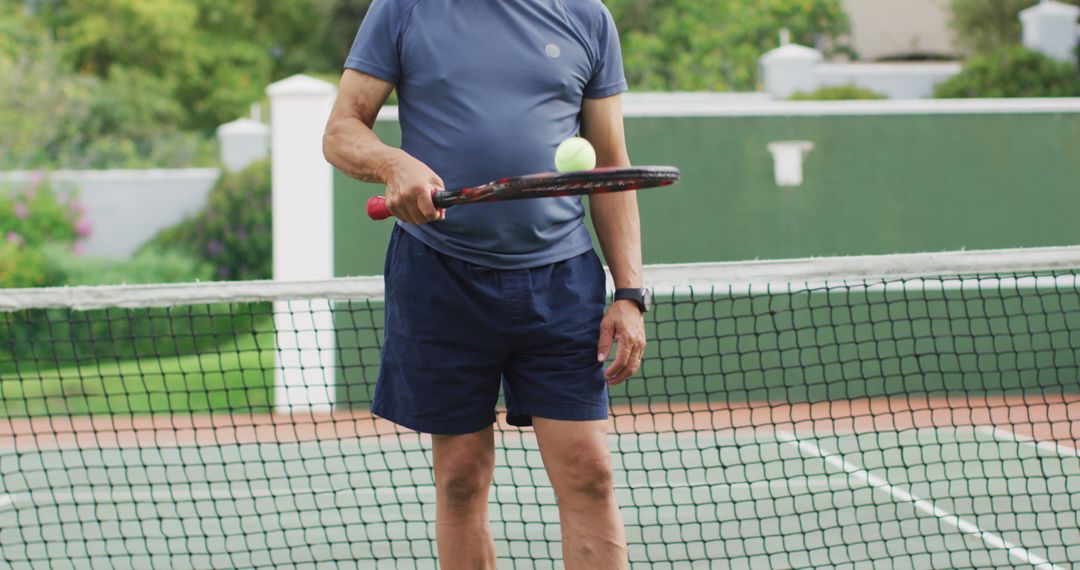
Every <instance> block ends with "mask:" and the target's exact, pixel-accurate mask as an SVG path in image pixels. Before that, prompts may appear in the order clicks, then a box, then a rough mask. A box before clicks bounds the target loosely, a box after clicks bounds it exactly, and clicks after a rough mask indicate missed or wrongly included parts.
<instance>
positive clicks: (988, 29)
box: [949, 0, 1080, 53]
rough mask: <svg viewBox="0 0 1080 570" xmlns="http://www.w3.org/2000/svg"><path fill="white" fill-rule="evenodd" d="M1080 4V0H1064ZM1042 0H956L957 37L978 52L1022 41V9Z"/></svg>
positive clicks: (953, 18)
mask: <svg viewBox="0 0 1080 570" xmlns="http://www.w3.org/2000/svg"><path fill="white" fill-rule="evenodd" d="M1064 1H1065V2H1068V3H1070V4H1078V5H1080V0H1064ZM1038 2H1039V0H952V2H951V3H950V4H949V11H950V12H951V19H950V21H949V26H950V27H951V28H952V29H953V31H955V32H956V37H957V41H958V42H959V44H960V45H961V47H963V48H964V49H967V50H970V51H972V52H974V53H987V52H991V51H994V50H996V49H998V48H1001V47H1004V46H1007V45H1011V44H1016V43H1019V41H1020V33H1021V30H1020V11H1021V10H1023V9H1025V8H1028V7H1030V6H1034V5H1035V4H1038Z"/></svg>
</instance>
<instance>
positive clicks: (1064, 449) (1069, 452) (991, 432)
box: [975, 426, 1080, 457]
mask: <svg viewBox="0 0 1080 570" xmlns="http://www.w3.org/2000/svg"><path fill="white" fill-rule="evenodd" d="M975 431H976V432H978V433H981V434H983V435H988V436H990V437H992V438H994V439H998V440H1002V441H1011V442H1014V443H1019V444H1023V445H1030V446H1032V447H1034V448H1036V449H1038V450H1041V451H1045V452H1047V453H1053V454H1057V455H1060V456H1062V457H1080V450H1078V449H1076V448H1073V447H1069V446H1067V445H1061V444H1060V443H1057V442H1050V441H1041V440H1038V439H1035V438H1033V437H1028V436H1026V435H1020V434H1018V433H1016V432H1014V431H1010V430H1007V429H1005V428H1000V427H997V426H979V427H977V428H975Z"/></svg>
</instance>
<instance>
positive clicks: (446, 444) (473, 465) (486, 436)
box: [431, 427, 495, 570]
mask: <svg viewBox="0 0 1080 570" xmlns="http://www.w3.org/2000/svg"><path fill="white" fill-rule="evenodd" d="M431 439H432V455H433V456H434V464H435V493H436V499H435V501H436V507H435V538H436V541H437V542H438V545H439V566H440V567H441V568H442V569H443V570H489V569H490V570H494V568H495V542H494V540H492V538H491V529H490V528H489V526H488V489H490V488H491V478H492V475H493V472H494V469H495V436H494V430H493V429H492V428H491V427H488V428H487V429H484V430H481V431H478V432H476V433H470V434H466V435H436V436H432V438H431Z"/></svg>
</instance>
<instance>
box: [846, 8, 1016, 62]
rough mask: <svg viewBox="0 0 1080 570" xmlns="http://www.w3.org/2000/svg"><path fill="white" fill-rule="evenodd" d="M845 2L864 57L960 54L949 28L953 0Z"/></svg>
mask: <svg viewBox="0 0 1080 570" xmlns="http://www.w3.org/2000/svg"><path fill="white" fill-rule="evenodd" d="M986 1H988V2H996V1H997V0H986ZM843 5H844V10H845V11H846V12H847V14H848V17H849V18H850V19H851V37H850V44H851V46H852V47H853V48H854V49H855V51H856V52H857V53H858V55H859V58H860V59H862V60H869V61H873V60H879V59H882V58H886V57H890V56H899V55H910V54H935V55H947V56H956V55H958V54H959V50H958V49H957V48H956V45H955V44H956V38H955V34H954V33H953V31H952V30H950V29H949V0H844V4H843Z"/></svg>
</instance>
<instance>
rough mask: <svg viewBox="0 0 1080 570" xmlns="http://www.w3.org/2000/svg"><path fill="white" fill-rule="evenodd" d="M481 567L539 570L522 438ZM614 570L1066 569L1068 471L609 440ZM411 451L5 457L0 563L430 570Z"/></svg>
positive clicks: (922, 455) (990, 456)
mask: <svg viewBox="0 0 1080 570" xmlns="http://www.w3.org/2000/svg"><path fill="white" fill-rule="evenodd" d="M497 437H498V438H499V441H498V446H497V447H498V450H499V453H498V459H497V464H498V467H497V470H496V474H495V486H494V489H493V492H492V495H491V519H492V527H493V531H494V534H495V539H496V544H497V548H498V555H499V558H500V561H499V562H500V568H561V567H562V566H561V562H560V561H559V560H560V559H561V555H560V542H559V527H558V524H557V523H558V513H557V508H556V506H555V497H554V494H553V492H552V491H551V489H550V487H549V485H548V481H547V478H546V476H545V474H544V471H543V469H542V467H541V465H542V464H541V461H540V457H539V453H538V452H537V450H536V445H535V440H534V439H533V438H532V437H531V434H529V433H518V432H500V433H499V435H498V436H497ZM611 445H612V448H613V450H614V452H615V467H616V484H617V494H618V498H619V501H620V504H621V505H622V507H623V515H624V517H625V521H626V527H627V533H628V537H629V541H630V557H631V561H632V567H633V568H642V569H645V568H727V567H731V568H744V567H753V568H807V567H816V568H868V569H869V568H880V567H883V566H882V565H883V564H884V565H887V566H889V567H891V568H930V567H933V568H946V567H948V568H985V567H991V566H993V567H1018V568H1040V569H1046V570H1049V569H1058V568H1069V567H1071V566H1070V561H1075V560H1080V454H1078V452H1077V450H1076V449H1075V448H1073V447H1069V446H1066V445H1059V444H1057V443H1054V442H1051V441H1035V440H1031V439H1029V438H1026V437H1024V436H1022V435H1016V434H1013V433H1012V432H1009V431H1005V430H1003V429H1000V428H993V427H989V426H978V427H966V426H958V427H938V428H920V429H910V430H905V431H870V432H861V433H848V434H834V433H821V432H820V431H819V433H817V434H814V433H809V432H806V433H804V432H798V433H792V432H786V431H781V430H779V429H776V430H774V429H768V428H766V429H761V428H759V429H757V430H756V431H747V432H742V431H725V432H710V431H685V432H680V433H677V434H674V433H639V434H619V435H613V436H612V439H611ZM428 449H429V444H428V441H427V440H426V439H424V438H420V437H417V436H414V435H407V436H405V435H401V436H398V435H395V436H383V437H382V438H379V437H378V436H373V437H370V438H363V439H345V440H343V439H323V440H316V441H307V442H300V443H295V442H294V443H280V442H278V443H273V442H266V443H249V444H229V445H200V446H175V447H145V446H144V447H120V448H91V449H87V448H85V447H84V448H82V449H53V450H46V449H33V450H27V449H25V448H19V449H18V450H14V449H9V450H5V451H4V452H3V455H0V477H2V479H0V483H2V485H0V487H2V494H0V552H2V559H3V561H4V562H5V566H6V567H10V568H17V569H25V568H41V567H51V568H97V567H118V568H178V569H183V568H261V567H270V566H275V567H278V568H356V567H360V568H434V567H435V561H434V553H435V547H434V542H433V538H434V523H433V521H434V487H433V485H432V479H431V473H430V456H429V453H428Z"/></svg>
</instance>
